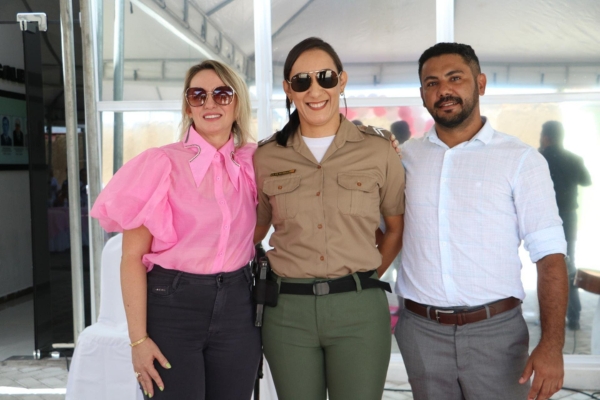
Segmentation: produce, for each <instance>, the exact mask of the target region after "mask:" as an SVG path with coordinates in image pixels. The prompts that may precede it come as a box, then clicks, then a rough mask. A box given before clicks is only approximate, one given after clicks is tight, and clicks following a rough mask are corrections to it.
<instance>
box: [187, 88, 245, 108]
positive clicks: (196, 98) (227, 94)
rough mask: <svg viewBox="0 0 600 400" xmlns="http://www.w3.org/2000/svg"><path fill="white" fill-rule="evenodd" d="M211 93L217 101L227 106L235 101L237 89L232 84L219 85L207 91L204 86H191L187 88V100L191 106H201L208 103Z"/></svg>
mask: <svg viewBox="0 0 600 400" xmlns="http://www.w3.org/2000/svg"><path fill="white" fill-rule="evenodd" d="M209 94H210V95H212V98H213V101H214V102H215V103H217V104H218V105H220V106H226V105H228V104H231V102H232V101H233V96H234V95H235V90H233V88H232V87H230V86H219V87H216V88H214V89H213V91H212V92H207V91H206V90H205V89H202V88H197V87H190V88H187V89H186V90H185V101H186V102H187V103H188V104H189V105H190V107H201V106H203V105H204V103H206V98H207V97H208V95H209Z"/></svg>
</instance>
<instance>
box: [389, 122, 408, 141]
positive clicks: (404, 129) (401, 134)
mask: <svg viewBox="0 0 600 400" xmlns="http://www.w3.org/2000/svg"><path fill="white" fill-rule="evenodd" d="M390 131H391V132H392V133H393V134H394V136H395V137H396V140H397V141H398V142H399V143H400V144H402V143H404V142H406V141H407V140H408V139H410V136H411V134H410V127H409V126H408V123H407V122H406V121H396V122H394V123H393V124H392V125H390Z"/></svg>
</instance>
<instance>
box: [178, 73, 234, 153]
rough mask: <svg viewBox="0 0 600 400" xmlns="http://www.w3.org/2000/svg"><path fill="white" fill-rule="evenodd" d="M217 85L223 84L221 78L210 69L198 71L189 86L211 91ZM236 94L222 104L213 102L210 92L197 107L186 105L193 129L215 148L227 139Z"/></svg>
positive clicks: (232, 120)
mask: <svg viewBox="0 0 600 400" xmlns="http://www.w3.org/2000/svg"><path fill="white" fill-rule="evenodd" d="M219 86H225V84H224V83H223V81H222V80H221V78H219V76H218V75H217V74H216V73H215V71H213V70H212V69H205V70H202V71H200V72H198V73H197V74H196V75H194V77H193V78H192V80H191V82H190V87H197V88H202V89H204V90H206V91H207V92H212V91H213V90H214V89H215V88H217V87H219ZM236 104H237V96H234V97H233V101H232V102H231V103H230V104H228V105H226V106H222V105H219V104H217V103H215V101H214V99H213V98H212V94H209V95H208V96H207V97H206V102H205V103H204V104H203V105H202V106H199V107H190V106H188V107H187V113H188V115H190V116H191V117H192V119H193V120H194V129H196V132H198V133H199V134H200V135H201V136H202V137H203V138H204V139H206V141H208V142H209V143H211V144H212V145H213V146H215V148H217V149H218V148H220V147H221V146H223V145H224V144H225V143H227V141H228V140H229V135H230V133H231V127H232V125H233V122H234V121H235V118H236V115H235V110H236Z"/></svg>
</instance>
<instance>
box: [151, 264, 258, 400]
mask: <svg viewBox="0 0 600 400" xmlns="http://www.w3.org/2000/svg"><path fill="white" fill-rule="evenodd" d="M147 314H148V318H147V329H148V335H149V336H150V337H151V338H152V340H154V342H155V343H156V344H157V345H158V347H159V349H160V350H161V351H162V353H163V354H164V356H165V357H166V358H167V360H169V363H170V364H171V366H172V368H171V369H169V370H167V369H164V368H163V367H162V366H160V365H159V364H158V363H157V362H156V361H155V367H156V370H157V371H158V373H159V374H160V376H161V377H162V380H163V383H164V385H165V390H164V392H161V391H160V390H159V389H158V387H157V386H156V384H155V385H154V396H153V400H154V399H156V400H166V399H169V400H246V399H250V397H251V396H252V389H253V384H254V380H255V378H256V373H257V369H258V363H259V360H260V357H261V339H260V330H259V329H258V328H256V327H255V326H254V320H253V316H254V306H253V302H252V293H251V274H250V268H249V267H248V266H246V267H244V268H242V269H240V270H238V271H235V272H228V273H221V274H216V275H196V274H190V273H186V272H179V271H174V270H168V269H164V268H161V267H160V266H158V265H155V266H154V268H153V269H152V271H150V272H149V273H148V310H147Z"/></svg>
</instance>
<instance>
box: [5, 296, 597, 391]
mask: <svg viewBox="0 0 600 400" xmlns="http://www.w3.org/2000/svg"><path fill="white" fill-rule="evenodd" d="M581 300H582V304H583V312H582V318H581V325H582V329H581V331H578V332H576V333H575V332H572V331H567V332H566V343H565V348H564V352H565V353H566V354H571V353H572V352H574V353H576V354H589V352H590V345H589V343H590V332H591V319H592V315H593V312H594V310H595V307H596V304H597V302H598V296H596V295H592V294H589V293H585V292H581ZM32 303H33V302H32V299H31V296H26V297H23V298H20V299H17V300H14V301H12V302H9V303H5V304H2V305H0V360H5V359H7V358H8V357H11V356H15V355H19V356H21V355H23V356H30V355H31V353H32V351H33V347H34V345H33V323H32V320H33V317H32V315H33V304H32ZM523 312H524V315H525V319H526V321H527V323H528V325H529V329H530V335H531V340H530V341H531V347H532V348H533V346H535V344H536V343H537V341H538V340H539V334H540V329H539V322H538V311H537V302H536V299H535V297H534V296H532V295H531V294H529V295H528V299H527V301H526V302H525V303H524V306H523ZM393 344H394V346H393V351H394V352H398V348H397V346H396V343H395V341H393ZM573 350H574V351H573ZM66 382H67V361H66V359H64V358H62V359H58V360H55V359H44V360H37V361H36V360H7V361H2V362H0V400H20V399H23V400H42V399H43V400H62V399H64V398H65V395H64V393H65V388H66ZM386 388H388V389H402V390H409V389H410V386H409V385H408V383H407V382H405V381H396V380H394V379H393V377H392V376H390V377H388V382H387V383H386ZM598 390H600V388H599V389H598ZM588 393H589V392H588ZM552 398H553V399H565V400H583V399H587V400H589V399H590V396H589V395H585V394H580V393H574V392H570V391H564V390H563V391H560V392H559V393H557V394H555V395H554V396H553V397H552ZM405 399H412V394H411V393H410V392H400V391H392V390H386V391H385V393H384V395H383V397H382V400H405Z"/></svg>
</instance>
